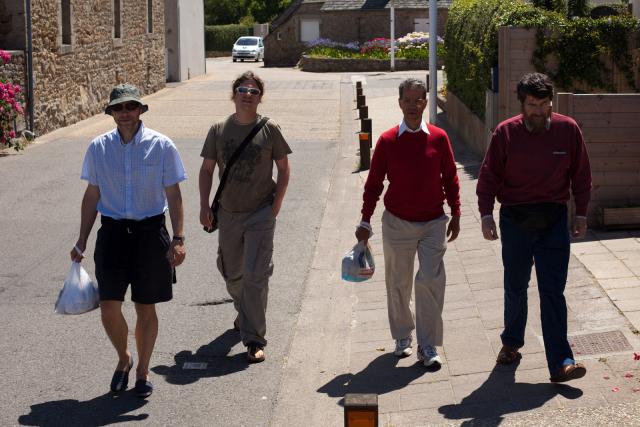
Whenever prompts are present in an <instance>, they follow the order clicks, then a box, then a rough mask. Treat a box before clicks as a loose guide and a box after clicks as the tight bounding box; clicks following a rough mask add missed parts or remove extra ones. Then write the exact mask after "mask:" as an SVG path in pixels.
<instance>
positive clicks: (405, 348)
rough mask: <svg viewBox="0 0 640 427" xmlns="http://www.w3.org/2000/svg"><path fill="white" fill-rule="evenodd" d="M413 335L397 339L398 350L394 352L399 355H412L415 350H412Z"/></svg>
mask: <svg viewBox="0 0 640 427" xmlns="http://www.w3.org/2000/svg"><path fill="white" fill-rule="evenodd" d="M411 342H412V339H411V335H409V336H408V337H406V338H401V339H399V340H396V350H395V351H394V352H393V354H395V355H396V356H398V357H407V356H411V354H412V353H413V350H411Z"/></svg>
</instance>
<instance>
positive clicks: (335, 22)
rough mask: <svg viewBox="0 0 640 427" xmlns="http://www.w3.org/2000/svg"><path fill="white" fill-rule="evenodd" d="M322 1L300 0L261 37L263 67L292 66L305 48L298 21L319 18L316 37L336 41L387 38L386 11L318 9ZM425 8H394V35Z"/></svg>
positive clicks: (441, 21)
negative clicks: (297, 7) (262, 38)
mask: <svg viewBox="0 0 640 427" xmlns="http://www.w3.org/2000/svg"><path fill="white" fill-rule="evenodd" d="M321 7H322V3H303V4H302V5H300V8H299V9H298V10H297V11H296V12H295V13H294V14H293V15H292V16H291V17H290V18H289V19H288V20H287V21H286V22H284V23H282V24H281V25H280V26H278V27H277V28H275V29H274V30H273V31H272V32H271V33H270V34H269V35H268V36H267V37H266V38H265V58H264V63H265V66H267V67H272V66H292V65H295V64H296V63H297V62H298V60H299V59H300V57H301V56H302V53H303V52H304V50H305V49H306V46H305V44H304V43H302V42H301V41H300V20H301V19H318V20H320V37H321V38H327V39H331V40H334V41H339V42H345V43H348V42H352V41H357V42H360V43H363V42H366V41H368V40H371V39H374V38H376V37H384V38H389V36H390V33H391V30H390V26H389V25H390V24H389V10H388V9H385V10H348V11H339V12H338V11H332V12H322V11H320V8H321ZM448 12H449V11H448V10H447V9H438V34H440V35H443V34H444V26H445V24H446V22H447V16H448ZM428 17H429V10H428V9H427V8H425V9H396V10H395V34H396V37H402V36H404V35H405V34H407V33H410V32H413V31H414V19H416V18H428Z"/></svg>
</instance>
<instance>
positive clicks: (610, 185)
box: [554, 93, 640, 225]
mask: <svg viewBox="0 0 640 427" xmlns="http://www.w3.org/2000/svg"><path fill="white" fill-rule="evenodd" d="M554 111H556V112H558V113H560V114H565V115H567V116H570V117H573V118H574V119H575V120H576V122H577V123H578V125H579V126H580V128H581V129H582V134H583V136H584V139H585V143H586V145H587V151H588V152H589V159H590V161H591V174H592V177H593V191H592V193H591V203H590V205H589V213H588V217H589V223H590V224H591V225H596V224H600V223H601V216H602V208H605V207H613V208H617V207H638V206H640V94H585V95H582V94H572V93H559V94H557V95H556V97H555V99H554Z"/></svg>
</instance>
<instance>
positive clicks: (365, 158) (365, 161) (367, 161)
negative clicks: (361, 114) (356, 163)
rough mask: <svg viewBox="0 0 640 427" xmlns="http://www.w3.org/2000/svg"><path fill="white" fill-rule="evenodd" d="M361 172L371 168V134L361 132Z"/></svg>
mask: <svg viewBox="0 0 640 427" xmlns="http://www.w3.org/2000/svg"><path fill="white" fill-rule="evenodd" d="M358 139H359V140H360V170H361V171H366V170H369V168H370V167H371V134H370V133H366V132H360V133H359V134H358Z"/></svg>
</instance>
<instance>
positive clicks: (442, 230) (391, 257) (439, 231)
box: [382, 210, 448, 347]
mask: <svg viewBox="0 0 640 427" xmlns="http://www.w3.org/2000/svg"><path fill="white" fill-rule="evenodd" d="M447 219H448V218H447V216H446V215H443V216H442V217H440V218H437V219H434V220H432V221H428V222H411V221H405V220H403V219H400V218H398V217H397V216H395V215H393V214H392V213H390V212H389V211H386V210H385V211H384V213H383V214H382V244H383V250H384V274H385V282H386V285H387V310H388V313H389V326H390V328H391V336H392V337H393V338H394V339H401V338H405V337H408V336H410V335H411V333H412V331H413V330H414V329H416V336H417V339H418V344H419V345H420V346H423V347H424V346H425V345H432V346H436V345H437V346H440V345H442V307H443V305H444V288H445V283H446V276H445V270H444V262H443V260H442V259H443V257H444V253H445V251H446V249H447V242H446V229H447ZM416 252H417V254H418V263H419V268H418V272H417V273H416V275H415V302H416V304H415V307H416V314H415V322H414V314H413V312H412V310H411V305H410V304H411V288H412V285H413V282H414V280H413V265H414V259H415V256H416Z"/></svg>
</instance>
